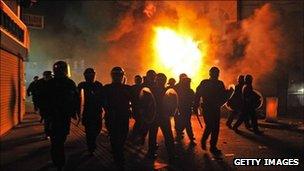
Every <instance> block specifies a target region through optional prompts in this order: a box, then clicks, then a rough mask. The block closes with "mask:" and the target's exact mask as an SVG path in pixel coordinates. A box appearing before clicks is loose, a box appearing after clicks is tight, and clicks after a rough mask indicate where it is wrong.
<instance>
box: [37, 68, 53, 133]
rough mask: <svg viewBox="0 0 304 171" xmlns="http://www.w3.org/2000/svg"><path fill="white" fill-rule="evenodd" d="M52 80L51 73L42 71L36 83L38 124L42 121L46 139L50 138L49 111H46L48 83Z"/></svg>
mask: <svg viewBox="0 0 304 171" xmlns="http://www.w3.org/2000/svg"><path fill="white" fill-rule="evenodd" d="M52 78H53V76H52V72H51V71H44V72H43V78H41V79H39V80H38V82H37V107H38V108H39V113H40V116H41V120H40V122H42V121H44V123H43V125H44V132H45V135H46V138H49V136H50V122H49V116H50V113H49V112H50V111H49V110H48V105H49V104H48V96H47V95H48V91H49V90H48V83H49V81H50V80H51V79H52Z"/></svg>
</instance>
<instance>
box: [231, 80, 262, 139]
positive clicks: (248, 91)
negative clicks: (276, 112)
mask: <svg viewBox="0 0 304 171" xmlns="http://www.w3.org/2000/svg"><path fill="white" fill-rule="evenodd" d="M242 97H243V108H242V115H240V117H239V119H238V120H237V122H236V123H235V124H234V126H233V129H234V130H235V131H237V130H238V127H239V126H240V125H241V124H242V123H243V122H244V121H246V120H248V118H250V120H251V124H252V128H253V131H254V133H255V134H261V133H262V132H261V131H260V130H259V129H258V121H257V116H256V108H257V107H258V105H259V98H260V97H259V96H258V95H257V94H256V93H255V92H254V91H253V87H252V76H251V75H246V77H245V85H244V87H243V90H242Z"/></svg>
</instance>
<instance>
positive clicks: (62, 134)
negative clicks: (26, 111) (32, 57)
mask: <svg viewBox="0 0 304 171" xmlns="http://www.w3.org/2000/svg"><path fill="white" fill-rule="evenodd" d="M53 73H54V78H53V79H51V80H49V82H48V85H47V89H48V93H47V95H48V100H47V103H48V110H49V111H48V114H49V116H48V118H49V122H50V138H51V156H52V160H53V163H54V165H55V166H56V167H57V168H58V170H61V169H62V167H63V166H64V164H65V154H64V143H65V141H66V138H67V135H68V134H69V131H70V123H71V118H74V119H76V113H77V108H78V98H79V97H78V92H77V87H76V85H75V83H74V81H73V80H71V79H70V78H68V76H67V73H68V67H67V63H66V62H64V61H58V62H56V63H55V64H54V65H53Z"/></svg>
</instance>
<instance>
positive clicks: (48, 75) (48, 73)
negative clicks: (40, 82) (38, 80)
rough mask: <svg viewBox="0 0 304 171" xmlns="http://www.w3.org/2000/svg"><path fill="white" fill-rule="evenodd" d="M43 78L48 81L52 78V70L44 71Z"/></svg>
mask: <svg viewBox="0 0 304 171" xmlns="http://www.w3.org/2000/svg"><path fill="white" fill-rule="evenodd" d="M43 79H44V80H46V81H48V80H50V79H52V71H44V72H43Z"/></svg>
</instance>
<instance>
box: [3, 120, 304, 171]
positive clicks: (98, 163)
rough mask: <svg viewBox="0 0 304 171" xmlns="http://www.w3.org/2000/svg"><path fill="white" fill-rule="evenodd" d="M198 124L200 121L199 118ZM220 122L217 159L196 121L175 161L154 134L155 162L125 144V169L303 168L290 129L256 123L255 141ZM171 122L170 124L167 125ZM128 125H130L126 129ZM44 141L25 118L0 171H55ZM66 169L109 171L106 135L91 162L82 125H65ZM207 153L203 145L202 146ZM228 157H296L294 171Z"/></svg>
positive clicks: (299, 140)
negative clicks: (241, 162)
mask: <svg viewBox="0 0 304 171" xmlns="http://www.w3.org/2000/svg"><path fill="white" fill-rule="evenodd" d="M200 119H201V120H203V118H200ZM225 121H226V119H225V118H222V120H221V131H220V136H219V142H218V147H219V148H220V149H222V152H223V158H222V159H218V158H214V157H213V156H212V155H211V154H210V153H209V152H208V151H202V149H201V148H200V145H199V142H200V138H201V135H202V131H203V129H202V128H201V127H200V126H199V124H198V122H197V119H196V117H194V116H193V117H192V125H193V127H194V134H195V138H196V142H197V145H196V146H195V147H192V146H189V145H188V144H189V140H188V138H187V136H185V138H184V140H183V141H182V143H181V144H176V147H177V150H178V157H179V158H178V161H176V162H174V163H172V164H168V162H167V154H166V149H165V146H164V141H163V137H162V134H161V131H159V134H158V143H159V145H160V147H159V149H158V154H159V156H158V158H157V160H156V161H155V162H154V163H153V161H151V160H148V159H146V158H145V154H146V151H147V139H146V143H145V145H144V147H138V146H134V145H132V144H131V142H129V141H128V142H127V144H126V145H125V149H126V150H125V154H126V160H127V161H126V170H302V169H303V154H304V153H303V152H304V150H303V149H304V148H303V147H304V145H303V138H304V134H303V129H298V128H297V127H296V126H293V125H290V124H270V123H266V122H264V121H262V120H260V126H261V127H262V130H264V135H263V136H257V135H254V134H252V133H251V132H249V131H247V130H246V129H245V128H244V127H243V126H241V128H240V130H241V133H240V134H236V133H234V132H233V131H232V130H230V129H228V128H227V127H226V126H225ZM172 122H173V120H172ZM133 123H134V122H133V120H130V128H132V125H133ZM49 145H50V142H49V140H46V139H45V138H44V134H43V126H42V124H41V123H39V116H38V115H36V114H27V115H26V117H25V119H24V121H23V122H22V124H20V125H18V126H17V127H16V128H14V129H13V130H12V131H10V132H9V133H8V134H6V135H5V136H4V137H3V138H2V139H1V170H56V169H55V167H53V165H52V162H51V159H50V155H49ZM65 147H66V156H67V164H66V166H65V170H115V169H116V168H115V166H114V165H113V163H112V162H113V159H112V155H111V153H110V144H109V141H108V139H107V135H106V131H105V130H103V131H102V133H101V135H100V136H99V138H98V148H97V151H96V152H95V153H94V156H93V157H90V156H89V155H88V152H87V151H86V144H85V138H84V131H83V127H82V126H76V121H73V124H72V125H71V133H70V135H69V136H68V140H67V142H66V146H65ZM207 148H208V146H207ZM233 158H282V159H283V158H297V159H300V166H277V167H275V166H261V165H260V166H250V167H249V166H233Z"/></svg>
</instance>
